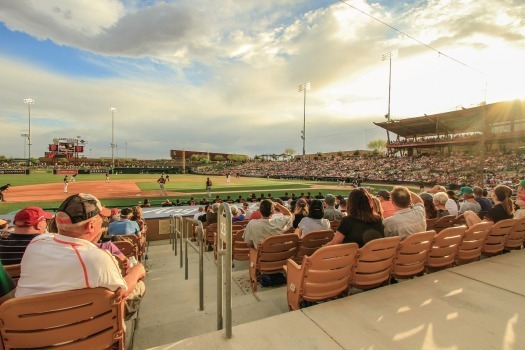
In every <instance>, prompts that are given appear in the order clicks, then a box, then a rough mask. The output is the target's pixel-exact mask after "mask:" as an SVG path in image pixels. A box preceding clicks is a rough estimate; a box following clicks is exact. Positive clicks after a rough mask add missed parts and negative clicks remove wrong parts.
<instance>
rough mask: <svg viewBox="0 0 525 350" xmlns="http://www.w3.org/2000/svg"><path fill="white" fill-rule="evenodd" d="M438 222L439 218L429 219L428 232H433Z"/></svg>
mask: <svg viewBox="0 0 525 350" xmlns="http://www.w3.org/2000/svg"><path fill="white" fill-rule="evenodd" d="M437 221H438V219H437V218H435V219H427V231H430V230H433V229H434V225H436V222H437Z"/></svg>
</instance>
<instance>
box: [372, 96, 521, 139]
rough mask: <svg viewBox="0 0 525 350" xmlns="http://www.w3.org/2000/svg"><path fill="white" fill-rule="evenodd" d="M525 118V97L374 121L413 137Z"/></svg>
mask: <svg viewBox="0 0 525 350" xmlns="http://www.w3.org/2000/svg"><path fill="white" fill-rule="evenodd" d="M524 119H525V101H521V100H515V101H504V102H497V103H491V104H487V105H481V106H477V107H473V108H462V109H460V110H456V111H450V112H445V113H439V114H432V115H424V116H422V117H415V118H407V119H392V120H390V122H382V123H374V124H375V125H377V126H379V127H381V128H383V129H385V130H388V131H390V132H392V133H394V134H396V135H398V137H403V138H413V137H421V136H432V135H453V134H461V133H474V132H485V131H486V130H491V129H492V128H493V127H494V126H497V125H499V124H508V123H510V124H514V122H515V121H518V120H521V121H523V120H524Z"/></svg>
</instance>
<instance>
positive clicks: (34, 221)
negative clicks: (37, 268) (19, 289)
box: [0, 207, 53, 265]
mask: <svg viewBox="0 0 525 350" xmlns="http://www.w3.org/2000/svg"><path fill="white" fill-rule="evenodd" d="M52 217H53V215H52V214H51V213H47V212H45V211H43V210H42V209H41V208H39V207H27V208H24V209H22V210H20V211H19V212H18V213H16V215H15V218H14V220H13V221H14V224H15V230H14V232H13V233H11V234H10V235H8V236H7V237H5V238H0V261H1V262H2V264H4V265H15V264H20V262H21V261H22V256H23V255H24V252H25V250H26V247H27V246H28V245H29V242H31V240H32V239H33V238H35V237H37V236H38V235H41V234H42V233H44V232H46V228H47V221H46V220H49V219H51V218H52Z"/></svg>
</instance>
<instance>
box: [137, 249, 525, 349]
mask: <svg viewBox="0 0 525 350" xmlns="http://www.w3.org/2000/svg"><path fill="white" fill-rule="evenodd" d="M196 256H197V255H196V254H194V253H193V254H192V255H190V256H189V260H190V265H189V266H191V267H192V269H193V271H191V272H190V279H189V280H188V281H185V280H184V270H183V269H180V268H179V260H178V259H179V257H174V256H173V253H172V251H171V247H170V246H168V245H166V244H164V245H162V244H161V245H156V246H152V247H150V252H149V257H150V259H149V260H148V265H149V272H148V276H147V280H146V285H147V288H148V292H147V294H146V297H145V299H144V301H143V303H142V306H141V310H140V314H139V317H138V325H137V329H136V331H135V337H134V344H133V345H134V346H133V348H134V349H137V350H138V349H159V350H160V349H186V348H190V347H191V348H192V349H219V348H220V349H372V350H377V349H509V350H510V349H525V334H524V332H523V331H522V330H523V328H524V324H525V322H524V321H523V318H524V317H525V268H524V266H525V252H524V251H515V252H512V253H509V254H505V255H502V256H497V257H494V258H489V259H484V260H482V261H479V262H475V263H471V264H468V265H464V266H459V267H455V268H452V269H449V270H446V271H441V272H437V273H433V274H429V275H425V276H423V277H420V278H416V279H414V280H410V281H405V282H402V283H398V284H395V285H390V286H387V287H383V288H379V289H375V290H372V291H367V292H363V293H359V294H356V295H351V296H350V297H347V298H343V299H339V300H336V301H331V302H327V303H323V304H320V305H317V306H312V307H309V308H305V309H302V310H299V311H294V312H286V311H287V306H286V291H285V289H284V287H281V288H273V289H267V288H262V289H261V290H260V291H259V292H258V293H257V294H256V295H253V294H252V293H251V292H249V291H248V292H247V291H246V288H244V290H243V288H241V287H239V284H237V283H234V284H233V291H232V294H233V297H232V300H233V320H234V328H233V337H232V339H225V337H224V331H215V329H216V328H215V326H216V313H215V306H216V304H215V293H216V285H215V264H214V263H213V255H212V253H207V254H206V258H207V262H206V263H205V269H204V271H205V291H206V292H205V311H197V308H198V280H197V279H196V277H197V261H196ZM241 265H242V264H237V265H236V270H238V271H236V272H234V277H233V279H234V280H237V281H242V278H241V277H242V276H241V275H243V274H246V276H247V273H248V272H247V270H245V268H246V264H245V263H244V266H241ZM239 276H241V277H239ZM241 285H242V283H241Z"/></svg>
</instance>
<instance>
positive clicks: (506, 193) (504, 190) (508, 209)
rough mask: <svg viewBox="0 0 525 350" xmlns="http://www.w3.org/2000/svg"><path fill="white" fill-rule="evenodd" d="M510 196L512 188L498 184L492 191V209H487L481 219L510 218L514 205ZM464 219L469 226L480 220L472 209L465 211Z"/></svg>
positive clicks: (493, 220) (494, 221)
mask: <svg viewBox="0 0 525 350" xmlns="http://www.w3.org/2000/svg"><path fill="white" fill-rule="evenodd" d="M511 196H512V189H511V188H510V187H508V186H505V185H498V186H496V187H495V188H494V191H492V200H493V201H494V206H493V207H492V209H490V210H489V211H487V214H485V218H484V219H483V221H491V222H493V223H497V222H498V221H501V220H506V219H512V217H513V214H514V205H513V204H512V200H511V199H510V197H511ZM463 215H465V220H466V221H467V226H468V227H471V226H472V225H474V224H477V223H479V222H481V221H482V220H481V219H480V218H479V216H478V215H477V214H476V213H474V212H473V211H470V210H468V211H466V212H465V213H464V214H463Z"/></svg>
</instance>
